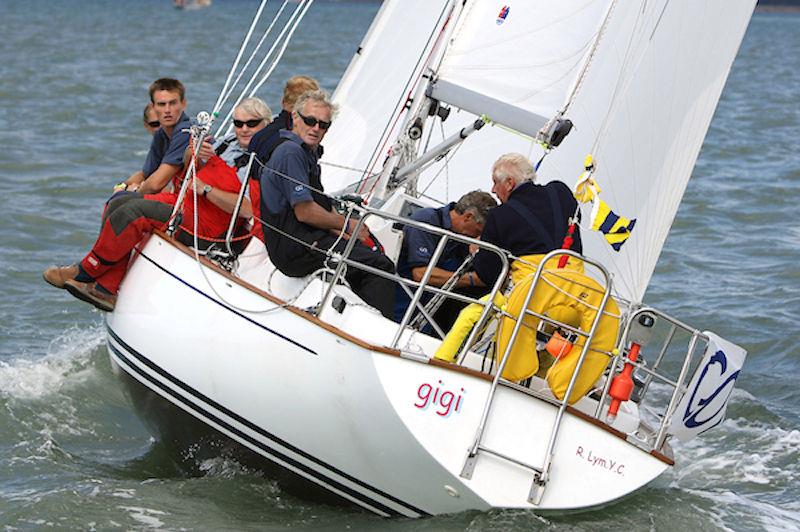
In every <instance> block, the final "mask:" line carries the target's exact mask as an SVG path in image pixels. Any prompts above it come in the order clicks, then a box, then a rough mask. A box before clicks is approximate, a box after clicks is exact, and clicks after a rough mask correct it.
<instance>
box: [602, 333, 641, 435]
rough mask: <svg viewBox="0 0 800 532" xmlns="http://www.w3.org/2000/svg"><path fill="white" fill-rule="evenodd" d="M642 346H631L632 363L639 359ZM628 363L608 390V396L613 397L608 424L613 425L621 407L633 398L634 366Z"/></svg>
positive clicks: (629, 357) (629, 356)
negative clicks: (632, 375)
mask: <svg viewBox="0 0 800 532" xmlns="http://www.w3.org/2000/svg"><path fill="white" fill-rule="evenodd" d="M639 349H640V346H639V344H637V343H633V344H631V351H630V353H629V354H628V359H629V360H630V361H631V362H636V361H637V360H638V359H639ZM631 362H626V363H625V367H624V368H622V371H621V372H620V373H619V374H618V375H617V376H616V377H614V380H612V381H611V387H610V388H609V389H608V395H610V396H611V405H610V406H609V407H608V422H609V423H611V422H613V421H614V420H615V419H616V418H617V412H619V406H620V405H621V404H622V403H623V402H624V401H627V400H628V399H630V398H631V393H632V392H633V378H632V377H631V374H632V373H633V364H631Z"/></svg>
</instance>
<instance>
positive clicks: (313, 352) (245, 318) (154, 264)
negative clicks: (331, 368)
mask: <svg viewBox="0 0 800 532" xmlns="http://www.w3.org/2000/svg"><path fill="white" fill-rule="evenodd" d="M140 255H141V256H142V257H143V258H144V259H146V260H147V261H148V262H149V263H151V264H152V265H153V266H155V267H156V268H158V269H159V270H161V271H162V272H164V273H166V274H167V275H169V276H170V277H172V278H173V279H175V280H177V281H178V282H180V283H182V284H183V285H185V286H186V287H188V288H191V289H192V290H194V291H195V292H197V293H198V294H200V295H201V296H203V297H205V298H206V299H208V300H209V301H211V302H213V303H216V304H217V305H219V306H220V307H222V308H224V309H225V310H227V311H228V312H232V313H233V314H236V315H237V316H239V317H240V318H242V319H243V320H245V321H248V322H250V323H252V324H253V325H255V326H256V327H259V328H261V329H264V330H265V331H267V332H269V333H271V334H273V335H275V336H277V337H279V338H281V339H283V340H286V341H287V342H289V343H290V344H294V345H296V346H297V347H299V348H300V349H304V350H305V351H308V352H309V353H311V354H312V355H314V356H318V355H317V352H316V351H314V350H313V349H311V348H310V347H307V346H305V345H303V344H301V343H299V342H297V341H296V340H292V339H291V338H289V337H288V336H284V335H282V334H281V333H279V332H278V331H275V330H273V329H270V328H269V327H267V326H265V325H262V324H261V323H258V322H257V321H255V320H253V319H252V318H249V317H247V316H245V315H244V314H242V313H241V312H239V311H237V310H234V309H232V308H231V307H229V306H227V305H226V304H224V303H222V302H221V301H218V300H216V299H214V298H213V297H211V296H210V295H208V294H206V293H205V292H203V291H202V290H200V289H199V288H197V287H195V286H193V285H191V284H189V283H188V282H186V281H184V280H183V279H181V278H180V277H178V276H177V275H175V274H174V273H172V272H170V271H169V270H167V269H165V268H164V267H163V266H161V265H160V264H158V263H157V262H156V261H155V260H153V259H151V258H150V257H148V256H147V255H145V254H144V253H140Z"/></svg>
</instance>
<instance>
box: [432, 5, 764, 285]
mask: <svg viewBox="0 0 800 532" xmlns="http://www.w3.org/2000/svg"><path fill="white" fill-rule="evenodd" d="M507 3H508V2H507ZM509 4H510V5H511V10H512V11H511V13H513V12H514V11H513V10H514V9H515V8H516V7H517V5H518V4H520V5H521V4H525V2H514V3H509ZM537 4H541V3H540V2H537ZM553 4H560V2H553ZM754 5H755V1H754V0H737V1H730V0H708V1H703V2H694V1H692V0H660V1H650V2H646V3H639V2H620V3H617V4H615V5H614V6H612V9H611V11H610V16H609V18H608V25H607V27H606V28H605V29H604V33H603V35H602V37H601V38H600V40H599V45H598V47H597V50H596V52H595V54H594V56H593V57H592V60H591V62H590V64H589V66H588V69H587V71H586V76H585V78H584V79H582V80H581V85H580V87H579V90H578V91H577V93H576V95H575V100H574V102H573V103H572V104H571V105H570V106H569V108H568V110H567V113H566V117H567V118H570V119H571V120H572V121H573V122H574V124H575V129H574V130H573V131H572V133H571V134H570V135H569V136H568V137H567V139H566V140H565V141H564V143H563V144H562V145H561V146H560V147H558V148H556V149H555V150H554V151H553V152H552V153H551V154H550V155H548V157H547V158H546V159H545V161H544V162H543V164H542V166H541V168H540V169H539V179H540V182H542V183H544V182H547V181H550V180H553V179H559V180H561V181H563V182H565V183H567V184H568V185H570V186H572V185H573V184H574V183H575V181H576V178H577V177H578V175H579V174H580V173H581V171H582V169H583V168H582V165H583V159H584V157H585V156H586V155H587V154H588V153H593V154H594V156H595V160H596V162H597V164H598V173H597V174H596V177H597V180H598V182H599V184H600V186H601V188H602V193H601V197H602V198H603V199H604V200H605V201H606V202H607V203H608V205H609V206H610V207H611V209H612V210H614V211H615V212H616V213H617V214H620V215H623V216H625V217H628V218H636V220H637V221H636V226H635V228H634V230H633V232H632V235H631V237H630V238H629V240H628V241H627V242H626V243H625V244H624V245H623V246H622V248H621V250H620V251H619V252H617V251H614V250H613V249H612V248H611V246H610V245H609V244H608V243H607V242H606V241H605V239H604V237H603V235H602V234H600V233H597V232H594V231H589V230H587V228H588V226H589V215H590V209H584V211H585V212H583V224H582V226H583V227H584V230H583V232H582V236H583V240H584V253H585V254H586V255H588V256H591V257H595V258H597V259H599V260H600V261H601V262H602V263H603V264H604V265H605V266H606V267H607V268H608V269H609V270H610V271H611V273H612V274H613V276H614V283H615V287H616V292H617V294H618V295H619V296H621V297H623V298H625V299H628V300H631V301H641V300H642V297H643V296H644V292H645V290H646V288H647V285H648V283H649V281H650V278H651V276H652V273H653V270H654V269H655V265H656V262H657V260H658V257H659V254H660V253H661V249H662V247H663V244H664V242H665V240H666V237H667V233H668V232H669V228H670V226H671V225H672V222H673V220H674V217H675V213H676V211H677V208H678V205H679V203H680V200H681V198H682V196H683V193H684V190H685V188H686V184H687V182H688V179H689V177H690V175H691V172H692V169H693V167H694V163H695V161H696V159H697V155H698V153H699V151H700V147H701V145H702V143H703V139H704V137H705V134H706V131H707V129H708V126H709V123H710V121H711V118H712V116H713V114H714V110H715V109H716V105H717V102H718V100H719V97H720V94H721V91H722V88H723V86H724V84H725V80H726V79H727V75H728V72H729V71H730V67H731V65H732V63H733V59H734V57H735V55H736V52H737V50H738V48H739V44H740V42H741V40H742V37H743V35H744V31H745V29H746V27H747V23H748V21H749V19H750V15H751V13H752V10H753V7H754ZM508 18H509V19H510V18H511V15H509V17H508ZM507 22H508V20H507ZM598 22H599V20H598ZM447 61H448V60H447V58H445V64H446V63H447ZM524 74H525V71H524V70H520V71H519V72H517V73H512V74H509V75H508V77H510V78H514V77H516V76H523V75H524ZM533 81H534V80H531V82H533ZM480 112H482V113H486V114H489V115H491V114H492V110H491V109H489V108H487V109H484V110H481V111H480ZM473 116H474V115H472V114H467V113H463V112H462V113H453V114H451V117H450V119H449V120H448V122H446V123H445V127H444V129H445V134H448V133H449V132H452V131H455V130H456V129H457V128H459V127H463V125H465V124H466V123H467V122H468V121H469V120H470V119H471V118H472V117H473ZM509 151H518V152H521V153H523V154H526V155H529V156H531V157H532V158H533V159H534V161H535V160H536V159H538V158H539V157H540V156H541V154H542V153H543V152H542V150H541V149H540V148H539V147H538V146H537V145H536V143H535V142H533V141H532V140H531V139H530V138H525V137H524V136H522V135H520V134H519V133H515V132H510V131H506V130H504V129H501V128H500V127H493V128H489V127H486V128H484V129H482V130H481V131H479V132H477V133H476V134H474V135H473V136H472V137H470V138H468V139H467V140H466V141H465V142H464V145H463V146H461V147H460V148H459V149H458V151H457V152H455V153H454V154H451V155H452V156H451V158H450V160H449V163H448V168H447V171H446V172H445V171H443V169H442V168H441V167H434V168H431V169H429V170H428V171H427V172H426V173H425V174H424V175H423V177H422V178H421V179H420V189H421V190H423V189H427V193H428V194H430V195H433V196H434V197H437V198H439V199H442V200H444V199H452V198H457V197H458V196H459V195H460V194H462V193H464V192H466V191H469V190H473V189H476V188H482V189H488V188H489V186H491V182H490V177H489V175H490V174H489V173H490V168H491V163H492V161H493V160H494V159H496V157H497V156H498V155H500V154H501V153H505V152H509ZM446 175H447V176H449V179H445V176H446ZM434 176H437V177H436V180H435V182H434V183H433V184H431V183H430V181H431V180H432V179H433V178H434ZM709 230H713V228H709Z"/></svg>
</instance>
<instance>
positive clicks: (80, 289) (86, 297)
mask: <svg viewBox="0 0 800 532" xmlns="http://www.w3.org/2000/svg"><path fill="white" fill-rule="evenodd" d="M64 288H66V289H67V292H69V293H70V294H72V295H73V296H75V297H77V298H78V299H80V300H81V301H85V302H87V303H90V304H92V305H94V306H95V307H96V308H98V309H100V310H102V311H103V312H113V311H114V306H115V305H116V304H117V296H115V295H114V294H110V293H108V292H106V291H105V290H103V289H102V288H100V287H99V286H98V284H97V283H94V282H92V283H83V282H81V281H76V280H75V279H68V280H67V281H66V282H65V283H64Z"/></svg>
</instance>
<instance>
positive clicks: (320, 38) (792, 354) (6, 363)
mask: <svg viewBox="0 0 800 532" xmlns="http://www.w3.org/2000/svg"><path fill="white" fill-rule="evenodd" d="M279 4H280V2H271V3H270V4H269V5H270V6H271V7H270V8H269V9H273V10H274V9H276V6H277V5H279ZM257 5H258V3H257V2H255V1H246V0H216V1H215V2H214V5H213V6H211V7H210V8H208V9H204V10H198V11H178V10H175V9H173V8H172V5H171V2H169V1H168V0H136V1H129V2H120V1H118V0H86V1H80V2H79V1H67V0H63V1H57V2H54V1H45V0H27V1H22V0H3V1H2V2H0V29H1V30H2V31H0V36H2V38H0V228H2V232H0V287H2V296H0V324H2V326H1V327H0V525H2V526H3V527H4V529H5V530H19V529H22V530H30V529H37V530H38V529H49V528H54V529H80V530H91V529H97V530H110V529H123V530H144V529H150V528H159V529H164V530H287V529H300V530H304V529H308V530H344V529H348V530H374V529H386V530H417V531H419V530H437V531H438V530H503V531H505V530H549V529H557V530H626V529H631V530H789V529H795V530H796V529H800V414H798V409H799V408H800V386H798V377H797V375H798V373H800V348H798V347H797V335H796V333H797V331H798V325H797V324H798V319H800V221H798V220H799V219H800V218H798V215H797V204H798V200H800V195H799V194H798V192H799V190H800V155H798V150H797V147H798V140H797V139H798V137H800V103H799V102H800V15H797V14H769V15H767V14H757V15H756V16H755V17H754V18H753V20H752V22H751V24H750V28H749V30H748V32H747V35H746V37H745V40H744V43H743V45H742V48H741V50H740V53H739V56H738V58H737V60H736V62H735V64H734V67H733V71H732V73H731V76H730V79H729V80H728V84H727V86H726V88H725V91H724V93H723V96H722V100H721V102H720V105H719V108H718V110H717V113H716V116H715V118H714V121H713V123H712V124H711V129H710V131H709V134H708V138H707V140H706V142H705V145H704V147H703V150H702V153H701V154H700V158H699V161H698V164H697V167H696V169H695V171H694V176H693V179H692V180H691V181H690V183H689V186H688V190H687V192H686V196H685V199H684V202H683V204H682V206H681V208H680V211H679V212H678V216H677V219H676V221H675V224H674V227H673V230H672V232H671V234H670V237H669V239H668V241H667V244H666V247H665V249H664V252H663V254H662V256H661V259H660V261H659V264H658V268H657V270H656V273H655V275H654V277H653V282H652V284H651V286H650V289H649V291H648V293H647V298H646V301H647V302H648V303H651V304H654V305H656V306H659V307H661V308H663V309H664V310H666V311H667V312H669V313H671V314H672V315H674V316H676V317H678V318H680V319H682V320H684V321H685V322H688V323H691V324H695V325H697V326H698V327H701V328H705V329H710V330H714V331H717V332H719V333H720V334H721V335H722V336H724V337H727V338H730V339H731V340H733V341H735V342H737V343H739V344H741V345H743V346H744V347H745V348H746V349H747V350H748V351H749V353H750V354H749V358H748V361H747V365H746V366H745V370H744V372H743V374H742V376H741V377H740V379H739V385H738V389H737V391H736V392H735V393H734V395H733V399H732V404H731V406H730V408H729V411H728V414H729V418H728V420H727V421H725V422H724V424H723V425H722V426H721V427H719V428H717V429H716V430H714V431H711V432H709V433H707V434H706V435H703V436H701V437H700V438H698V439H696V440H694V441H692V442H690V443H689V444H684V445H677V446H676V447H677V449H676V451H677V452H676V454H677V457H678V459H677V464H676V466H675V468H674V469H673V470H672V471H670V472H668V473H667V474H665V475H664V476H662V477H661V478H659V479H658V480H657V481H656V482H654V483H653V484H652V485H650V486H648V487H647V488H646V489H643V490H641V491H640V492H638V493H636V494H634V495H633V496H631V497H629V498H627V499H626V500H624V501H622V502H621V503H619V504H615V505H612V506H610V507H607V508H605V509H602V510H596V511H590V512H585V513H581V514H573V515H565V516H544V517H542V516H537V515H536V514H534V513H532V512H527V511H492V512H488V513H476V512H469V513H464V514H459V515H453V516H444V517H433V518H428V519H422V520H405V519H402V520H384V519H381V518H378V517H375V516H372V515H370V514H367V513H364V512H361V511H359V510H355V509H348V508H338V507H331V506H326V505H324V504H320V503H314V502H309V501H306V500H302V499H298V498H297V497H295V496H293V495H290V494H287V493H285V492H284V491H282V490H281V488H279V487H278V486H277V485H276V484H275V483H274V482H272V481H270V480H269V479H267V478H264V476H263V475H261V474H258V473H254V472H252V471H249V470H247V469H246V468H244V467H242V466H241V465H239V464H238V463H236V462H234V461H232V460H229V459H224V458H215V459H211V460H204V461H203V462H202V463H200V464H197V465H198V468H199V469H200V471H201V473H200V474H199V475H192V476H189V475H186V474H185V473H184V472H183V471H182V470H181V469H179V468H177V467H176V466H175V465H174V464H173V462H172V461H171V460H170V459H169V457H168V456H165V454H164V452H163V450H162V449H161V448H160V447H159V446H158V445H157V444H155V443H154V442H153V441H152V440H151V438H150V436H149V434H148V432H147V431H146V430H145V428H144V427H143V425H142V424H141V423H140V422H139V421H138V419H137V418H136V417H135V416H134V414H133V411H132V409H131V408H130V405H129V404H128V402H127V400H126V398H125V397H124V396H123V394H122V392H121V389H120V387H119V385H118V382H117V380H116V378H115V377H114V376H113V375H112V373H111V369H110V365H109V361H108V357H107V353H106V349H105V341H104V337H103V328H102V316H101V315H100V314H99V313H97V312H96V311H92V310H90V307H88V306H87V305H85V304H82V303H79V302H77V301H76V300H73V299H72V298H70V297H69V296H68V295H67V294H65V293H63V292H59V291H57V290H55V289H53V288H51V287H49V286H48V285H46V284H45V283H44V282H43V281H42V279H41V271H42V270H43V269H44V268H45V267H47V266H48V265H50V264H53V263H68V262H71V261H75V260H78V259H80V258H81V256H82V253H84V252H85V251H86V250H87V249H88V247H89V246H90V244H91V243H92V241H93V238H94V236H95V235H96V231H97V229H98V218H99V216H100V212H101V209H102V205H103V201H104V200H105V199H106V198H107V197H108V195H109V193H110V190H111V187H112V185H113V184H114V183H117V182H118V181H120V180H121V179H123V178H124V177H126V176H127V175H129V174H131V173H132V172H133V171H135V170H136V169H138V168H139V167H140V165H141V163H142V161H143V159H144V153H145V150H146V148H147V145H148V142H149V138H148V136H147V135H146V132H145V131H144V129H143V128H142V126H141V118H140V116H141V109H142V107H143V106H144V104H145V103H146V99H147V87H148V85H149V83H150V82H151V81H152V80H153V79H155V78H157V77H161V76H172V77H178V78H180V79H181V80H183V81H184V82H185V84H186V86H187V89H188V101H189V111H190V112H191V113H196V112H197V111H199V110H202V109H208V108H210V107H211V106H212V105H213V102H214V101H215V99H216V96H217V94H218V92H219V90H220V89H221V86H222V82H223V81H224V77H225V75H226V74H227V72H228V68H229V66H230V64H231V62H232V60H233V58H234V57H235V54H236V51H237V50H238V46H239V44H240V42H241V39H242V38H243V35H244V32H245V30H246V28H247V26H248V24H249V22H250V20H251V17H252V15H253V13H254V12H255V10H256V7H257ZM378 7H379V4H378V3H375V2H322V3H317V4H316V5H315V6H314V7H313V8H312V9H311V11H310V12H309V14H308V17H307V19H306V21H305V23H304V24H303V25H302V26H301V29H300V30H299V31H298V32H297V34H296V35H295V40H294V42H293V44H292V45H291V46H290V47H289V49H288V51H287V53H286V57H285V59H284V61H283V63H282V65H281V66H280V67H279V68H278V69H277V70H276V72H275V74H274V76H273V78H272V81H270V82H269V83H268V84H267V85H265V87H264V89H263V90H262V91H261V95H262V96H263V97H264V98H265V99H266V100H267V101H268V102H269V103H270V104H271V105H273V107H274V108H278V106H279V100H280V89H281V84H282V81H283V80H285V79H286V78H287V77H288V76H290V75H292V74H295V73H304V74H310V75H313V76H315V77H317V78H318V79H319V80H320V81H321V82H322V84H323V85H324V86H325V87H326V88H328V89H333V88H334V87H335V85H336V82H337V80H338V79H339V77H340V76H341V74H342V72H343V71H344V69H345V67H346V66H347V63H348V61H349V60H350V57H351V56H352V54H353V53H354V51H355V50H356V47H357V45H358V43H359V41H360V39H361V37H362V36H363V34H364V32H365V31H366V29H367V27H368V25H369V22H370V20H371V18H372V16H373V15H374V14H375V12H376V11H377V9H378ZM153 334H169V330H168V324H165V325H164V330H159V331H153Z"/></svg>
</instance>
